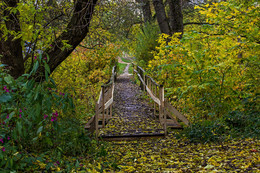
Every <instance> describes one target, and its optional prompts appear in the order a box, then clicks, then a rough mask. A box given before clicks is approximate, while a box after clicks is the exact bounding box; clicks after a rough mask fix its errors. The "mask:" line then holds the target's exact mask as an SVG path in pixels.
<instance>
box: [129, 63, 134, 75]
mask: <svg viewBox="0 0 260 173" xmlns="http://www.w3.org/2000/svg"><path fill="white" fill-rule="evenodd" d="M128 72H129V73H130V74H133V72H134V71H133V66H132V65H131V64H130V66H129V69H128Z"/></svg>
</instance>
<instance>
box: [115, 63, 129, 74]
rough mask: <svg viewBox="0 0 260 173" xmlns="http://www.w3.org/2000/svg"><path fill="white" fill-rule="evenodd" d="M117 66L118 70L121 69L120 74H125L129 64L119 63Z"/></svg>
mask: <svg viewBox="0 0 260 173" xmlns="http://www.w3.org/2000/svg"><path fill="white" fill-rule="evenodd" d="M117 65H118V69H119V71H118V73H119V74H123V73H124V70H125V67H126V66H127V64H122V63H118V64H117Z"/></svg>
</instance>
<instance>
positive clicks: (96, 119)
mask: <svg viewBox="0 0 260 173" xmlns="http://www.w3.org/2000/svg"><path fill="white" fill-rule="evenodd" d="M98 116H99V104H98V103H96V114H95V130H96V138H97V137H98Z"/></svg>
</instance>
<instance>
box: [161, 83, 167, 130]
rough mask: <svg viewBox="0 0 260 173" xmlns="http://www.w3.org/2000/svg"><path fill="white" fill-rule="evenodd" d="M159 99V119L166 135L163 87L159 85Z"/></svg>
mask: <svg viewBox="0 0 260 173" xmlns="http://www.w3.org/2000/svg"><path fill="white" fill-rule="evenodd" d="M159 99H160V102H161V104H160V105H159V120H160V122H161V124H162V125H163V129H164V134H165V135H167V122H166V115H165V113H164V87H163V85H160V88H159Z"/></svg>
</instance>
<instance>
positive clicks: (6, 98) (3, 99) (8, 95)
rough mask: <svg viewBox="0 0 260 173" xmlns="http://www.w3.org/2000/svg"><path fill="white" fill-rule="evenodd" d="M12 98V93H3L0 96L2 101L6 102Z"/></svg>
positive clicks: (0, 101)
mask: <svg viewBox="0 0 260 173" xmlns="http://www.w3.org/2000/svg"><path fill="white" fill-rule="evenodd" d="M11 99H12V97H11V96H10V94H3V95H1V96H0V103H6V102H8V101H10V100H11Z"/></svg>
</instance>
